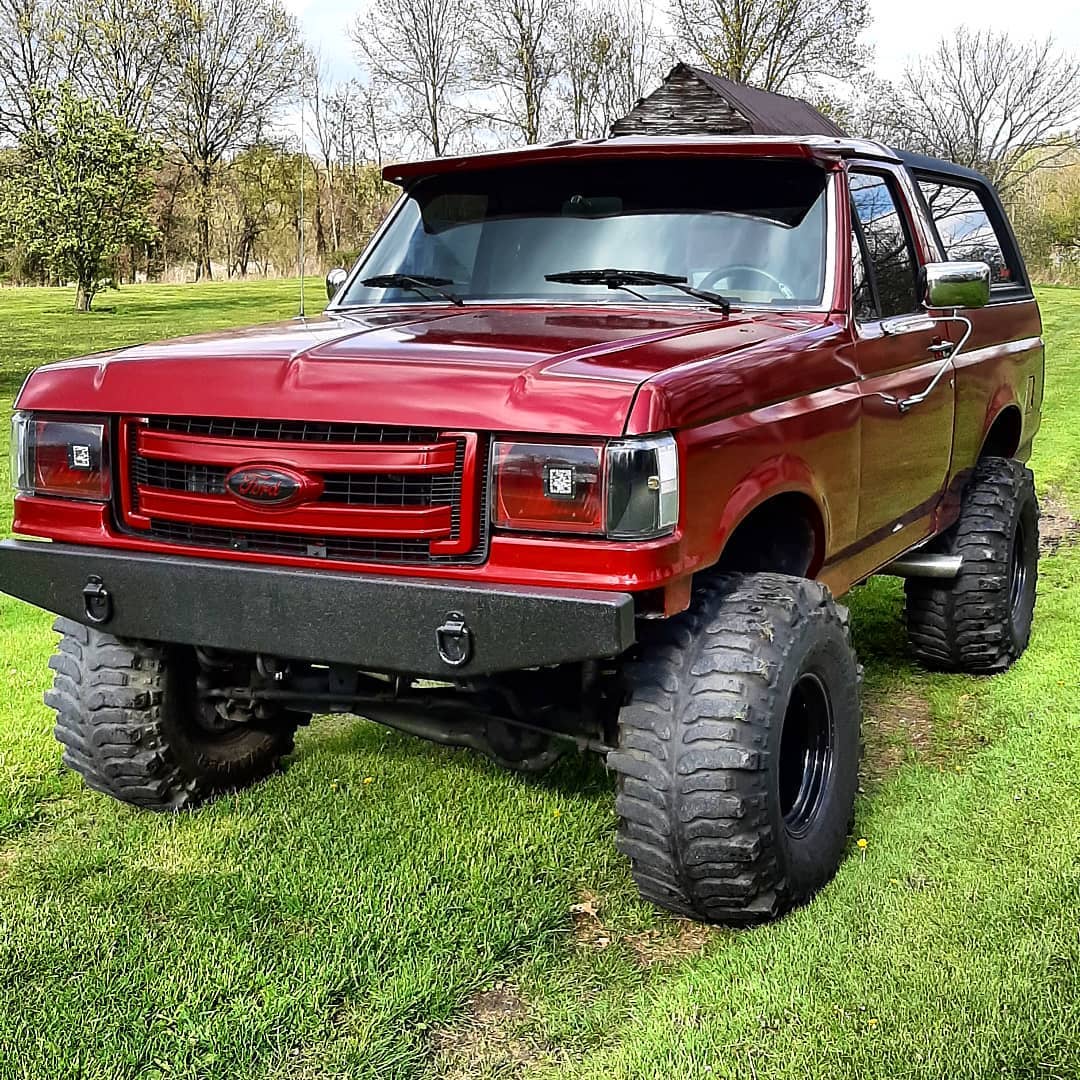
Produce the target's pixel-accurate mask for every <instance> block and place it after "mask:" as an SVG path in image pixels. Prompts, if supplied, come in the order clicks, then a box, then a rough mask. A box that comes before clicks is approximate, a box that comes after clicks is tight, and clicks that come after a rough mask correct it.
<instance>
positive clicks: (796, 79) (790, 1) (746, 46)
mask: <svg viewBox="0 0 1080 1080" xmlns="http://www.w3.org/2000/svg"><path fill="white" fill-rule="evenodd" d="M669 14H670V17H671V23H672V26H673V27H674V30H675V45H676V49H677V51H678V54H679V56H680V58H681V59H693V60H695V61H696V62H697V63H700V64H701V65H703V66H704V67H707V68H709V69H710V70H712V71H714V72H716V73H717V74H718V75H723V76H725V77H726V78H729V79H733V80H735V81H736V82H742V83H748V84H749V85H752V86H758V87H761V88H762V89H764V90H774V91H783V90H790V89H792V88H806V87H814V86H817V85H819V84H820V83H821V82H822V81H823V80H830V79H846V78H850V77H851V76H853V75H855V74H856V73H857V72H858V71H860V70H861V69H862V68H863V67H864V66H865V64H866V61H867V58H868V52H867V50H866V48H865V47H864V46H863V45H862V44H861V43H860V37H861V35H862V33H863V31H865V30H866V29H867V27H868V26H869V25H870V11H869V7H868V4H867V0H670V7H669Z"/></svg>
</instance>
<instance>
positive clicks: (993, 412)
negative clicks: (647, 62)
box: [976, 383, 1024, 460]
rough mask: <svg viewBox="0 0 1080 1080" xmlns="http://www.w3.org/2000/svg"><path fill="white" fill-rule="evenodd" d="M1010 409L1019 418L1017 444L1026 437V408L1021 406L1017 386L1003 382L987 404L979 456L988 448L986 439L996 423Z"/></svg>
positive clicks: (980, 438) (980, 437)
mask: <svg viewBox="0 0 1080 1080" xmlns="http://www.w3.org/2000/svg"><path fill="white" fill-rule="evenodd" d="M1010 409H1013V410H1015V412H1016V415H1017V418H1018V420H1019V425H1020V431H1019V436H1018V440H1017V444H1018V446H1019V445H1020V444H1022V442H1023V437H1024V410H1023V409H1022V408H1021V407H1020V402H1019V400H1018V399H1017V397H1016V388H1015V387H1014V386H1012V385H1011V384H1010V383H1003V384H1002V385H1001V386H999V387H998V388H997V390H996V391H995V392H994V394H993V395H992V396H991V398H990V400H989V402H988V403H987V406H986V417H985V419H984V420H983V429H982V434H981V435H980V436H979V454H978V457H979V458H981V457H982V455H983V450H984V449H985V448H986V441H987V439H988V438H989V437H990V432H991V431H992V430H993V428H994V425H995V424H996V423H997V422H998V421H999V420H1000V419H1001V417H1002V416H1004V415H1005V413H1007V412H1008V411H1009V410H1010ZM976 460H978V458H976Z"/></svg>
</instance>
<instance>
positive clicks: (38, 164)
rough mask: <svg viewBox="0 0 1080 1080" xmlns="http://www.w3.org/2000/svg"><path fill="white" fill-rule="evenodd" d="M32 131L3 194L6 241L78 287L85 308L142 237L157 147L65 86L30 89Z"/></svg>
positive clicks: (148, 231) (79, 307) (147, 233)
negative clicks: (35, 118) (55, 89)
mask: <svg viewBox="0 0 1080 1080" xmlns="http://www.w3.org/2000/svg"><path fill="white" fill-rule="evenodd" d="M36 93H37V95H38V97H39V101H38V103H37V104H36V105H35V109H36V115H37V116H38V118H39V124H38V126H37V127H35V128H33V129H31V130H30V131H27V132H25V133H24V134H23V136H22V138H21V139H20V142H19V153H18V156H17V159H16V162H15V167H14V169H12V170H11V175H10V176H9V177H8V178H7V182H6V183H5V185H4V190H3V217H4V221H5V223H6V225H7V231H8V232H9V235H10V238H11V240H12V241H14V242H15V243H16V244H18V245H19V246H21V247H22V248H23V249H25V250H26V251H28V252H30V253H33V254H37V255H38V256H40V257H41V259H42V260H43V261H44V262H45V264H46V265H47V266H48V267H49V269H51V270H52V272H53V273H54V274H55V275H56V276H57V277H58V278H60V279H61V280H74V281H75V283H76V285H77V290H76V298H75V310H76V311H89V310H90V305H91V303H92V302H93V299H94V296H95V295H96V294H97V293H98V292H99V291H100V290H101V288H102V287H104V286H105V285H107V284H109V283H111V280H112V276H113V270H114V263H115V259H116V256H117V254H118V253H119V251H120V248H121V247H122V246H123V245H124V244H130V243H133V242H136V241H142V240H148V239H149V238H150V237H151V235H152V233H153V229H152V226H151V224H150V219H149V204H150V201H151V199H152V198H153V194H154V181H153V177H152V175H151V172H152V170H153V169H154V168H155V167H156V166H157V164H158V162H159V153H158V150H157V148H156V147H155V146H154V145H153V144H151V143H149V142H147V141H146V140H145V139H143V138H142V137H141V136H140V135H139V134H138V133H137V132H135V131H133V130H132V129H131V128H130V127H129V126H128V125H127V124H125V123H124V121H123V120H121V119H120V118H119V117H118V116H116V115H114V114H113V113H110V112H108V111H107V110H106V109H104V108H102V107H101V106H100V105H98V104H96V103H95V102H92V101H89V100H87V99H85V98H78V97H76V96H75V95H74V94H73V93H72V91H71V89H70V87H68V86H67V85H64V86H62V87H61V88H60V90H59V91H58V92H56V93H49V92H48V91H40V90H39V91H36Z"/></svg>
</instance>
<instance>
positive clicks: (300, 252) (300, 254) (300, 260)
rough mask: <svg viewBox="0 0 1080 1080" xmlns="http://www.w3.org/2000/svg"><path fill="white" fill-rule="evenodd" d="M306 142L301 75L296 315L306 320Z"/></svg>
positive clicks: (302, 80) (301, 79)
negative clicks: (297, 298) (298, 287)
mask: <svg viewBox="0 0 1080 1080" xmlns="http://www.w3.org/2000/svg"><path fill="white" fill-rule="evenodd" d="M305 146H306V140H305V138H304V75H303V72H301V74H300V162H299V170H298V171H299V174H300V221H299V229H298V230H297V232H298V236H299V240H298V244H297V252H296V263H297V266H298V267H299V269H300V310H299V311H298V312H297V314H296V318H297V319H306V318H307V316H306V315H305V314H304V162H305V161H306V160H307V153H306V149H305Z"/></svg>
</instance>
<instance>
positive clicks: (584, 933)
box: [570, 892, 716, 967]
mask: <svg viewBox="0 0 1080 1080" xmlns="http://www.w3.org/2000/svg"><path fill="white" fill-rule="evenodd" d="M570 915H571V917H572V919H573V920H574V940H575V941H576V942H577V944H578V945H579V946H581V947H582V948H587V949H606V948H608V946H610V945H613V944H620V945H623V946H625V947H626V948H627V949H629V950H630V952H631V953H632V954H633V956H634V958H635V959H636V960H637V962H638V963H639V964H641V966H642V967H653V966H654V965H666V964H677V963H678V962H679V961H681V960H687V959H689V958H690V957H693V956H697V955H699V954H700V953H701V952H702V950H703V949H704V948H705V946H706V945H707V944H708V943H709V941H710V940H711V939H712V938H713V936H714V935H715V933H716V931H715V930H714V929H713V928H712V927H709V926H704V925H703V924H701V923H696V922H692V921H691V920H690V919H665V921H664V925H663V926H660V927H656V928H654V929H651V930H640V931H637V932H636V933H629V934H619V933H617V932H616V931H614V930H612V929H610V928H609V927H608V926H606V925H605V924H604V921H603V919H602V918H601V917H600V901H599V899H598V898H597V896H596V895H595V894H594V893H590V892H586V893H582V896H581V900H580V901H578V903H576V904H574V905H573V907H571V908H570Z"/></svg>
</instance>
